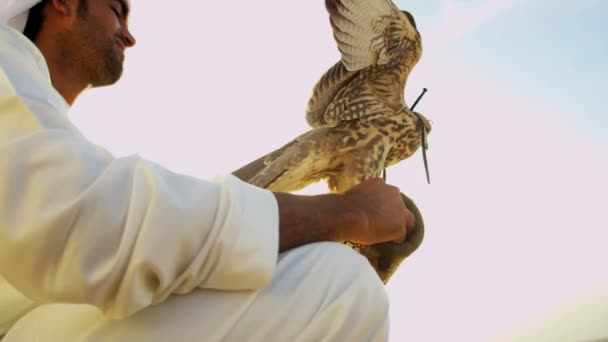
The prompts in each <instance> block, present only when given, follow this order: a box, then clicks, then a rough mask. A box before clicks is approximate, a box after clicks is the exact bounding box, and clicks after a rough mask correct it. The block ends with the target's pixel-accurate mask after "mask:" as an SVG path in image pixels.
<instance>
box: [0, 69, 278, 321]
mask: <svg viewBox="0 0 608 342" xmlns="http://www.w3.org/2000/svg"><path fill="white" fill-rule="evenodd" d="M45 110H47V111H49V110H51V109H49V108H46V109H45V108H44V106H40V108H39V109H38V110H36V111H32V106H31V105H30V104H27V105H26V103H24V102H23V101H22V99H21V98H20V97H19V96H18V95H16V93H15V91H14V89H12V88H11V84H10V81H9V80H8V78H7V77H6V74H4V73H3V72H2V69H1V68H0V275H1V276H2V277H4V278H5V279H6V280H7V281H8V282H9V283H10V284H11V285H12V286H14V287H15V288H16V289H18V290H19V291H20V292H22V293H23V294H24V295H26V296H27V297H29V298H31V299H33V300H36V301H39V302H68V303H88V304H92V305H95V306H97V307H99V308H100V309H102V310H103V311H104V312H105V313H106V315H108V316H109V317H112V318H122V317H126V316H129V315H131V314H133V313H135V312H137V311H139V310H141V309H143V308H145V307H146V306H149V305H152V304H156V303H160V302H162V301H163V300H164V299H165V298H167V296H169V295H170V294H173V293H175V294H183V293H188V292H190V291H193V290H195V289H196V288H204V289H219V290H255V289H259V288H262V287H264V286H266V285H267V284H268V283H269V282H270V279H271V277H272V274H273V271H274V268H275V265H276V259H277V255H278V205H277V202H276V199H275V197H274V195H273V194H272V193H271V192H269V191H267V190H263V189H260V188H256V187H254V186H251V185H249V184H246V183H244V182H241V181H240V180H238V179H237V178H236V177H233V176H231V175H226V176H224V177H221V178H218V179H217V180H216V181H214V182H207V181H203V180H199V179H196V178H193V177H189V176H185V175H179V174H176V173H173V172H171V171H169V170H167V169H165V168H163V167H161V166H158V165H155V164H154V163H152V162H150V161H147V160H144V159H142V158H140V157H138V156H130V157H125V158H115V157H113V156H112V155H111V154H110V153H108V152H107V151H105V150H104V149H102V148H100V147H98V146H96V145H94V144H92V143H91V142H89V141H88V140H86V139H85V138H84V137H83V136H82V135H81V134H80V133H79V132H78V131H75V130H71V129H69V128H66V127H69V125H67V124H66V125H65V127H60V126H61V125H57V124H53V125H50V126H52V127H49V124H47V123H45V122H56V121H58V120H59V121H60V119H52V120H51V119H44V120H43V119H41V118H44V117H45V115H46V113H44V111H45ZM53 115H54V114H52V113H51V114H49V116H48V117H53ZM66 121H67V119H66Z"/></svg>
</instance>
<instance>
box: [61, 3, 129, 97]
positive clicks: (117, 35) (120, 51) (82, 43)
mask: <svg viewBox="0 0 608 342" xmlns="http://www.w3.org/2000/svg"><path fill="white" fill-rule="evenodd" d="M84 1H85V3H84V4H82V3H81V4H79V6H80V7H79V9H78V14H77V18H76V19H75V21H74V25H73V26H72V28H71V30H70V32H68V34H67V35H66V40H67V42H66V43H67V44H66V48H68V49H72V50H71V51H72V53H74V54H75V62H76V63H77V64H78V65H77V66H76V67H77V68H79V69H81V72H83V73H84V76H85V77H87V78H88V80H89V82H90V84H91V86H93V87H99V86H106V85H110V84H114V83H115V82H116V81H118V79H119V78H120V76H121V75H122V70H123V61H124V58H125V54H124V53H125V50H126V48H128V47H131V46H133V45H134V44H135V39H134V38H133V36H131V33H130V32H129V30H128V28H127V15H128V7H127V3H126V0H84ZM81 2H82V1H81Z"/></svg>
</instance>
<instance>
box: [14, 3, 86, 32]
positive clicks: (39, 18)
mask: <svg viewBox="0 0 608 342" xmlns="http://www.w3.org/2000/svg"><path fill="white" fill-rule="evenodd" d="M49 1H51V0H42V1H40V2H39V3H37V4H36V5H35V6H34V7H32V8H30V13H29V15H28V17H27V23H26V24H25V29H24V30H23V34H24V35H25V36H26V37H28V38H29V39H30V40H31V41H34V40H35V39H36V37H38V33H39V32H40V28H41V27H42V22H43V21H44V15H43V13H42V10H43V8H44V5H46V4H47V2H49ZM88 5H89V4H88V0H78V14H79V15H80V16H82V17H84V16H86V14H87V12H88V7H89V6H88Z"/></svg>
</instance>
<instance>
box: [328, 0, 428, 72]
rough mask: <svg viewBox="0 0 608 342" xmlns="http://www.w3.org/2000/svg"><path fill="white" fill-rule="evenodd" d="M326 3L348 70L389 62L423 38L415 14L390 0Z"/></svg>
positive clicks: (331, 0) (338, 0)
mask: <svg viewBox="0 0 608 342" xmlns="http://www.w3.org/2000/svg"><path fill="white" fill-rule="evenodd" d="M325 6H326V7H327V11H328V12H329V16H330V22H331V26H332V28H333V31H334V38H335V40H336V42H337V43H338V49H339V50H340V53H341V55H342V63H343V64H344V66H345V67H346V69H347V70H350V71H354V70H361V69H363V68H366V67H368V66H371V65H383V64H386V63H389V62H390V61H394V60H395V59H399V58H400V57H403V54H407V53H409V49H404V48H405V47H407V46H409V45H410V44H412V43H414V42H418V43H419V41H420V35H419V34H418V31H417V30H416V26H415V23H414V20H413V17H412V16H411V15H409V13H407V12H402V11H400V10H399V9H398V8H397V7H395V5H394V4H393V3H392V2H391V1H390V0H325ZM406 13H407V14H406Z"/></svg>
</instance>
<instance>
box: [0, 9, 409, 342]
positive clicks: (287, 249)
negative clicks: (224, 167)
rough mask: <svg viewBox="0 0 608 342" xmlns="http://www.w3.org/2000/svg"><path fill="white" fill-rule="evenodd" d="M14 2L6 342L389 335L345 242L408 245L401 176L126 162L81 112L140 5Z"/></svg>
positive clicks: (116, 63)
mask: <svg viewBox="0 0 608 342" xmlns="http://www.w3.org/2000/svg"><path fill="white" fill-rule="evenodd" d="M32 6H33V7H32ZM0 11H1V12H0V20H1V21H0V24H2V25H0V37H1V40H0V184H1V185H2V187H1V188H0V336H1V335H4V334H5V337H4V342H6V341H33V340H41V341H72V340H85V341H89V340H95V341H96V340H102V341H106V340H107V341H166V340H174V341H181V340H183V341H192V340H203V341H219V340H226V341H269V340H273V341H291V340H300V341H318V340H336V341H355V340H356V341H360V340H364V341H368V340H373V341H376V340H386V339H387V334H388V332H387V330H388V319H387V315H388V305H387V298H386V293H385V291H384V287H383V286H382V284H381V282H380V280H379V279H378V277H377V276H376V274H375V273H374V271H373V269H372V268H371V267H370V265H369V263H367V261H366V260H365V259H364V258H363V257H361V256H360V255H358V254H356V253H355V252H353V251H352V250H350V249H349V248H347V247H344V246H342V245H341V244H339V243H336V242H334V241H342V240H351V241H355V242H360V243H365V244H372V243H379V242H385V241H402V240H403V239H404V238H405V234H406V231H407V229H409V228H411V227H413V224H414V222H413V221H414V218H413V215H412V214H411V213H410V212H409V211H408V210H407V209H406V208H405V206H404V205H403V202H402V200H401V197H400V192H399V190H398V189H397V188H395V187H393V186H389V185H386V184H385V183H384V182H383V181H381V180H378V179H373V180H369V181H366V182H364V183H362V184H360V185H359V186H357V187H355V188H353V189H352V190H351V191H349V192H347V193H345V194H343V195H336V194H327V195H318V196H297V195H291V194H285V193H271V192H269V191H266V190H263V189H259V188H255V187H253V186H251V185H248V184H246V183H243V182H241V181H239V180H238V179H236V178H235V177H233V176H230V175H227V176H223V177H221V178H219V179H218V180H217V181H216V182H213V183H212V182H206V181H202V180H199V179H195V178H192V177H188V176H184V175H178V174H175V173H172V172H170V171H168V170H166V169H164V168H162V167H160V166H158V165H155V164H153V163H151V162H149V161H146V160H143V159H141V158H139V157H137V156H133V157H126V158H115V157H113V156H112V155H110V154H109V153H108V152H106V151H105V150H103V149H102V148H100V147H98V146H95V145H93V144H91V143H90V142H88V141H87V140H86V138H85V137H83V136H82V135H81V134H80V133H79V132H78V131H77V129H76V128H75V127H74V126H72V124H71V123H70V122H69V121H68V119H67V116H66V113H67V110H68V109H69V107H70V106H71V105H72V104H73V103H74V101H75V100H76V98H77V97H78V95H79V94H80V93H81V92H82V91H83V90H84V89H86V88H87V87H89V86H105V85H110V84H113V83H114V82H116V81H117V80H118V79H119V78H120V75H121V73H122V62H123V60H124V54H125V50H126V49H127V48H130V47H132V46H134V45H135V38H134V37H133V36H132V35H131V33H130V32H129V30H128V24H127V19H128V14H129V3H128V1H127V0H42V1H40V0H19V1H15V0H0ZM4 24H8V26H7V25H4ZM22 32H23V33H24V34H25V35H24V34H22ZM26 36H27V37H26Z"/></svg>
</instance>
